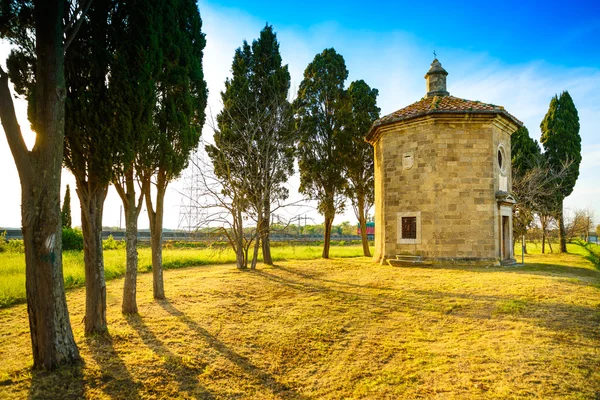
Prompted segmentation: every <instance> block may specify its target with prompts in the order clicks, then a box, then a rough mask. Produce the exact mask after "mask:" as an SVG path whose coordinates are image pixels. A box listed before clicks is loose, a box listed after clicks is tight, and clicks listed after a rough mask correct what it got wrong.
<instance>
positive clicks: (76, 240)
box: [62, 228, 83, 250]
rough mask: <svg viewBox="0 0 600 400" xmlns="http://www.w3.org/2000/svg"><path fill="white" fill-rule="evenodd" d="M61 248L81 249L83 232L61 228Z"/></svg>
mask: <svg viewBox="0 0 600 400" xmlns="http://www.w3.org/2000/svg"><path fill="white" fill-rule="evenodd" d="M62 243H63V250H83V233H82V232H81V231H80V230H79V229H72V228H63V230H62Z"/></svg>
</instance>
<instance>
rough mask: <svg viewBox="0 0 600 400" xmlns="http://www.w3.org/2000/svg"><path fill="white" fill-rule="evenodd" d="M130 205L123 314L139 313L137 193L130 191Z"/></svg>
mask: <svg viewBox="0 0 600 400" xmlns="http://www.w3.org/2000/svg"><path fill="white" fill-rule="evenodd" d="M128 200H129V201H128V203H129V204H128V205H127V206H124V208H125V248H126V253H127V267H126V269H125V284H124V285H123V305H122V307H121V311H122V312H123V314H137V312H138V308H137V297H136V292H137V269H138V253H137V234H138V227H137V221H138V218H137V217H138V213H137V212H136V211H137V210H136V207H135V193H133V194H132V193H128Z"/></svg>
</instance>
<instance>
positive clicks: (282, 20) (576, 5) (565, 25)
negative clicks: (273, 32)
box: [201, 0, 600, 67]
mask: <svg viewBox="0 0 600 400" xmlns="http://www.w3.org/2000/svg"><path fill="white" fill-rule="evenodd" d="M203 3H204V2H201V4H203ZM206 3H207V4H209V3H208V2H206ZM210 4H212V5H218V6H219V7H224V8H231V9H238V10H243V11H244V12H245V13H247V14H250V15H252V16H254V17H256V18H259V19H263V20H264V21H268V22H269V23H271V24H273V25H275V26H286V27H294V28H295V29H298V30H304V29H306V28H307V27H311V26H315V25H319V24H325V23H335V24H339V25H340V26H343V27H345V28H347V29H352V30H356V31H361V30H363V31H366V32H378V33H382V34H384V35H385V34H386V33H388V32H394V31H401V32H406V33H408V34H410V35H412V36H413V37H414V38H415V39H416V40H417V41H418V42H420V43H421V44H422V45H424V46H429V47H436V48H439V49H442V48H462V49H465V50H470V51H473V52H484V53H486V52H490V53H493V54H494V55H495V56H496V57H499V58H502V59H504V60H506V61H509V62H511V63H522V62H528V61H531V60H542V59H543V60H546V61H550V62H553V63H557V64H560V65H564V66H569V67H572V66H589V67H593V66H597V65H598V64H599V61H600V44H599V42H598V40H597V38H599V37H600V2H598V1H595V2H594V1H568V2H567V1H543V2H542V1H539V2H538V1H527V0H524V1H502V2H496V1H494V2H484V1H444V2H439V1H422V2H415V1H411V2H406V1H371V2H365V1H343V2H342V1H315V0H306V1H302V3H301V5H298V3H295V2H277V3H275V2H272V1H251V2H248V1H241V0H235V1H219V2H210Z"/></svg>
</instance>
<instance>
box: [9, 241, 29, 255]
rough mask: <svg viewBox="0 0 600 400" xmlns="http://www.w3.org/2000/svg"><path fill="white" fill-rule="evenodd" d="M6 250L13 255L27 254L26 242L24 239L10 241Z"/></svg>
mask: <svg viewBox="0 0 600 400" xmlns="http://www.w3.org/2000/svg"><path fill="white" fill-rule="evenodd" d="M6 250H8V251H9V252H11V253H25V242H23V239H10V240H9V241H8V242H6Z"/></svg>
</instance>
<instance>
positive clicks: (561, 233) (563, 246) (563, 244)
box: [556, 201, 567, 253]
mask: <svg viewBox="0 0 600 400" xmlns="http://www.w3.org/2000/svg"><path fill="white" fill-rule="evenodd" d="M556 219H558V239H559V242H560V251H559V252H560V253H566V252H567V232H566V229H565V219H564V217H563V203H562V201H561V202H560V209H559V211H558V214H557V215H556Z"/></svg>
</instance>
